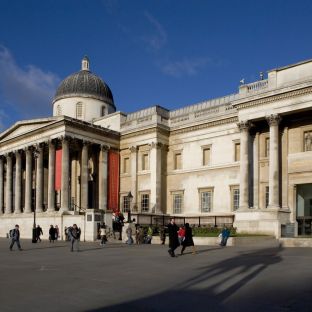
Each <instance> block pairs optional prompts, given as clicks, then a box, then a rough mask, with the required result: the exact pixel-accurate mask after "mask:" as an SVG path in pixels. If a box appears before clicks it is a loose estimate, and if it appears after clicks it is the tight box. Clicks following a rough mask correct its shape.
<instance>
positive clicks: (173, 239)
mask: <svg viewBox="0 0 312 312" xmlns="http://www.w3.org/2000/svg"><path fill="white" fill-rule="evenodd" d="M178 230H179V228H178V226H177V225H176V224H175V222H174V218H171V219H170V223H169V224H168V234H169V250H168V253H169V255H170V256H171V257H175V253H174V251H175V250H176V249H177V247H179V245H180V244H179V239H178Z"/></svg>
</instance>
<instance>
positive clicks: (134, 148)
mask: <svg viewBox="0 0 312 312" xmlns="http://www.w3.org/2000/svg"><path fill="white" fill-rule="evenodd" d="M138 149H139V147H138V146H135V145H133V146H130V147H129V150H130V152H131V153H136V152H137V151H138Z"/></svg>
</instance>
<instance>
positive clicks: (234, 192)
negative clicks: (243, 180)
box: [232, 187, 239, 210]
mask: <svg viewBox="0 0 312 312" xmlns="http://www.w3.org/2000/svg"><path fill="white" fill-rule="evenodd" d="M232 206H233V210H237V209H238V208H239V188H236V187H235V188H233V189H232Z"/></svg>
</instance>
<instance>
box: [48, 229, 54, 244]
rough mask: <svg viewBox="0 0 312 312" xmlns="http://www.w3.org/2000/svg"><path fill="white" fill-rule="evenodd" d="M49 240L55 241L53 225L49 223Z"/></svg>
mask: <svg viewBox="0 0 312 312" xmlns="http://www.w3.org/2000/svg"><path fill="white" fill-rule="evenodd" d="M49 241H50V243H51V242H53V243H54V241H55V228H54V226H53V225H52V224H51V225H50V229H49Z"/></svg>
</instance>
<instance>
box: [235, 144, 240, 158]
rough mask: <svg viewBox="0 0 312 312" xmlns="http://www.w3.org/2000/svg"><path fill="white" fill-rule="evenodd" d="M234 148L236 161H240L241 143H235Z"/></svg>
mask: <svg viewBox="0 0 312 312" xmlns="http://www.w3.org/2000/svg"><path fill="white" fill-rule="evenodd" d="M234 149H235V150H234V161H240V143H235V144H234Z"/></svg>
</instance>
